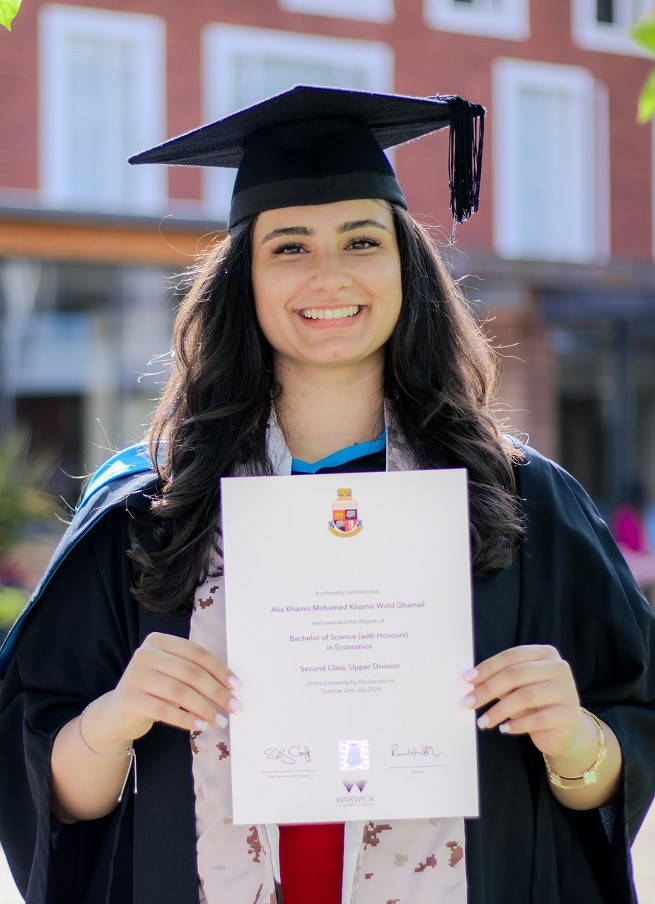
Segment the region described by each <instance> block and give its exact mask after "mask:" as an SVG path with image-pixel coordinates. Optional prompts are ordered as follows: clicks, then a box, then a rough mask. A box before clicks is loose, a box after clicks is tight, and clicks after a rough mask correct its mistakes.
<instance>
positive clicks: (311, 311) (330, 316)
mask: <svg viewBox="0 0 655 904" xmlns="http://www.w3.org/2000/svg"><path fill="white" fill-rule="evenodd" d="M359 309H360V306H359V305H358V304H353V305H349V306H348V307H347V308H304V309H303V310H302V311H301V312H300V314H301V316H302V317H306V318H307V319H308V320H341V319H342V318H343V317H354V316H355V314H357V313H359Z"/></svg>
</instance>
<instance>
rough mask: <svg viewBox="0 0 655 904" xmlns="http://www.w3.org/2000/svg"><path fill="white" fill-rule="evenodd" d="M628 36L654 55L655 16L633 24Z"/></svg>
mask: <svg viewBox="0 0 655 904" xmlns="http://www.w3.org/2000/svg"><path fill="white" fill-rule="evenodd" d="M630 34H631V36H632V40H633V41H635V42H636V43H637V44H639V45H640V46H641V47H645V49H646V50H648V51H649V53H652V54H654V55H655V16H649V17H648V18H647V19H641V20H640V21H639V22H637V23H635V25H634V26H633V28H632V30H631V32H630Z"/></svg>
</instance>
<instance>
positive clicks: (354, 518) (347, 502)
mask: <svg viewBox="0 0 655 904" xmlns="http://www.w3.org/2000/svg"><path fill="white" fill-rule="evenodd" d="M328 528H329V530H330V533H331V534H334V536H335V537H354V536H355V535H356V534H358V533H359V532H360V531H361V529H362V522H361V520H360V519H359V518H358V511H357V502H356V501H355V500H354V499H353V497H352V490H351V489H350V488H349V487H342V488H340V489H338V490H337V498H336V499H335V500H334V502H333V503H332V520H331V521H330V522H329V523H328Z"/></svg>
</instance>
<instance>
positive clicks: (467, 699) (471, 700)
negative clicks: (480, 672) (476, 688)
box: [462, 694, 475, 709]
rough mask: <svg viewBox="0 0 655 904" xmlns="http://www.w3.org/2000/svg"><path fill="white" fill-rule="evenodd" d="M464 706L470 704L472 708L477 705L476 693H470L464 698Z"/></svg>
mask: <svg viewBox="0 0 655 904" xmlns="http://www.w3.org/2000/svg"><path fill="white" fill-rule="evenodd" d="M462 706H468V707H470V708H471V709H472V708H473V707H474V706H475V694H469V695H468V696H467V697H464V699H463V700H462Z"/></svg>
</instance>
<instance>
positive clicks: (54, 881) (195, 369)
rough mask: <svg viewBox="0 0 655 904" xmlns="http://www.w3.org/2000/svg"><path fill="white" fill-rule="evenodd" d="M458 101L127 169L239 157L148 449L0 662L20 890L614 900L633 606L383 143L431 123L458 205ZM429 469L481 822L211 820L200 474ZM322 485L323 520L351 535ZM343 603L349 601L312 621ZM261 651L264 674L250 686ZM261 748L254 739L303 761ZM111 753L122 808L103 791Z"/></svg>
mask: <svg viewBox="0 0 655 904" xmlns="http://www.w3.org/2000/svg"><path fill="white" fill-rule="evenodd" d="M483 116H484V111H483V110H482V108H481V107H478V106H475V105H472V104H468V103H467V102H466V101H463V100H461V99H460V98H452V97H449V98H439V97H430V98H408V97H400V96H396V95H388V96H384V95H371V94H367V93H365V92H357V91H341V90H337V89H330V88H312V87H306V86H300V87H297V88H295V89H293V90H291V91H289V92H285V93H284V94H282V95H278V96H276V97H274V98H270V99H268V100H266V101H262V102H261V103H260V104H257V105H255V106H254V107H251V108H249V109H247V110H243V111H239V112H237V113H235V114H233V115H232V116H231V117H227V118H226V119H225V120H222V121H220V122H218V123H212V124H210V125H208V126H204V127H202V128H201V129H198V130H196V131H195V132H192V133H189V134H187V135H185V136H181V137H180V138H177V139H173V140H172V141H170V142H167V143H166V144H164V145H162V146H161V147H159V148H154V149H152V150H151V151H148V152H145V153H144V154H142V155H139V157H138V158H135V162H172V163H187V164H192V165H203V166H204V165H208V166H238V167H239V170H238V175H237V180H236V183H235V191H234V196H233V200H232V208H231V213H230V223H229V229H228V235H227V238H226V239H225V240H224V241H223V242H222V243H220V244H218V245H217V246H216V248H214V249H213V250H211V251H210V252H209V253H208V254H207V255H206V256H205V257H203V258H202V259H201V260H200V261H199V262H198V265H197V267H195V268H194V270H193V271H192V272H191V274H190V282H189V285H188V291H187V293H186V296H185V298H184V300H183V302H182V304H181V306H180V309H179V312H178V315H177V319H176V323H175V327H174V335H173V342H174V355H173V356H172V357H171V362H170V375H169V379H168V383H167V385H166V387H165V389H164V392H163V394H162V398H161V400H160V402H159V404H158V406H157V409H156V411H155V413H154V417H153V421H152V425H151V428H150V431H149V436H148V440H149V448H150V461H151V462H152V464H150V462H146V461H145V460H144V458H143V457H142V456H141V455H136V456H134V454H133V455H132V457H131V458H130V461H131V462H132V466H131V467H127V466H126V465H125V460H123V459H121V458H120V457H119V458H118V459H117V460H116V461H114V462H112V463H111V464H110V465H109V466H108V467H107V469H106V474H105V484H104V485H102V481H96V482H95V483H94V490H95V495H91V496H90V498H86V499H85V501H84V502H83V504H82V505H81V507H80V509H79V511H78V514H77V515H76V517H75V519H74V521H73V524H72V525H71V527H70V529H69V531H68V534H67V536H66V538H65V540H64V543H63V547H62V549H63V553H62V554H61V555H60V556H59V557H58V558H56V559H55V560H54V562H53V564H52V565H51V567H50V570H49V572H48V575H47V579H46V580H45V581H44V583H43V584H42V586H41V589H40V591H39V594H38V597H37V599H38V600H40V601H39V605H38V606H36V607H35V606H32V609H31V610H30V614H29V617H27V616H25V617H23V619H22V620H21V626H22V628H23V633H22V635H19V631H18V629H14V631H13V632H12V635H10V641H9V645H8V646H7V647H6V650H7V651H8V652H7V653H5V654H4V656H3V657H2V661H1V662H0V664H2V665H3V666H4V667H5V668H6V678H5V680H4V682H3V684H2V688H1V689H0V736H2V738H3V742H4V746H3V761H2V769H3V779H5V781H3V783H2V784H1V785H0V837H1V839H2V842H3V844H5V846H6V849H7V852H8V856H9V860H10V863H11V865H12V869H13V871H14V874H15V876H16V878H17V881H18V884H19V885H20V887H21V889H22V890H23V891H24V892H25V893H26V895H27V897H28V900H29V901H30V904H46V902H47V904H72V902H74V901H75V902H80V904H160V902H161V901H175V902H176V904H178V902H179V904H223V902H238V904H242V902H243V904H245V902H254V901H257V902H260V904H275V902H281V901H282V897H283V898H284V904H306V902H308V901H311V902H312V904H352V902H354V901H355V900H356V901H357V904H377V902H379V901H389V900H392V901H401V902H410V901H411V902H412V904H434V902H436V901H439V902H443V904H530V902H533V904H537V902H542V901H549V902H550V901H552V902H555V901H557V902H558V904H579V901H581V900H583V901H585V904H607V902H609V901H611V902H612V904H631V902H632V901H633V892H632V878H631V875H632V874H631V865H630V850H629V844H630V841H631V840H632V839H633V838H634V835H635V833H636V831H637V829H638V827H639V824H640V821H641V819H642V818H643V814H644V813H645V812H646V810H647V807H648V803H649V801H650V799H651V798H652V796H653V793H654V790H655V769H654V766H653V756H652V738H653V734H654V732H655V669H654V668H653V663H652V662H651V660H650V657H649V652H648V651H649V650H652V649H654V648H655V615H654V614H653V612H652V611H651V610H650V607H649V606H648V605H647V604H646V602H645V600H644V598H643V597H642V595H641V594H640V592H639V590H638V588H637V587H636V585H635V583H634V581H633V579H632V577H631V575H630V572H629V570H628V568H627V566H626V564H625V562H624V561H623V560H622V558H621V556H620V554H619V552H618V550H617V548H616V546H615V545H614V543H613V541H612V539H611V536H610V534H609V532H608V530H607V528H606V526H605V524H604V523H603V522H602V521H601V519H600V518H599V516H598V513H597V512H596V510H595V508H594V506H593V504H592V503H591V501H590V500H589V498H588V497H587V495H586V494H585V492H584V491H583V490H582V488H581V487H580V486H579V485H578V484H577V483H576V482H575V481H574V480H573V479H572V478H571V477H570V476H569V475H568V474H566V473H565V472H563V471H562V470H561V469H560V468H558V467H557V466H556V465H555V464H553V463H552V462H549V461H547V460H545V459H543V458H542V457H541V456H539V454H538V453H536V452H535V451H534V450H531V449H528V448H527V447H524V446H522V445H521V444H520V443H518V442H517V441H516V440H514V439H512V438H511V437H509V436H507V435H505V434H504V433H503V431H502V422H501V421H500V419H499V418H498V416H497V411H496V403H495V398H494V386H495V367H494V357H493V353H492V350H491V349H490V348H489V345H488V343H487V341H486V339H485V338H484V337H483V335H482V334H481V332H480V330H479V327H478V324H477V323H476V322H475V320H474V319H473V317H472V316H471V314H470V311H469V309H468V307H467V305H466V303H465V300H464V299H463V297H462V295H461V293H460V291H459V289H458V287H457V286H456V284H455V283H454V282H453V280H452V279H451V277H450V275H449V273H448V272H447V270H446V268H445V267H444V264H443V262H442V260H441V257H440V253H439V250H438V249H437V248H436V247H435V245H434V244H433V242H432V241H431V239H430V237H429V235H428V234H427V232H426V231H425V230H424V229H422V227H421V226H420V225H419V224H418V223H417V222H416V221H415V220H413V219H412V217H411V216H410V215H409V213H408V212H407V210H406V202H405V199H404V196H403V192H402V189H401V187H400V185H399V183H398V181H397V179H396V176H395V173H394V172H393V169H392V168H391V166H390V164H389V162H388V160H387V158H386V157H385V155H384V153H383V148H385V147H389V146H392V145H394V144H400V143H403V142H405V141H409V140H411V139H413V138H417V137H420V136H422V135H425V134H428V133H430V132H432V131H436V130H438V129H439V128H441V127H442V126H443V125H448V126H449V127H450V172H449V181H450V185H451V196H452V197H451V207H452V213H453V219H454V222H461V221H462V220H463V219H466V218H467V217H468V216H470V214H471V213H472V212H473V211H474V210H475V209H476V208H477V198H478V190H479V177H480V164H481V138H482V135H481V132H482V122H483ZM135 458H136V459H137V460H136V463H135V462H134V459H135ZM428 468H431V469H436V468H461V469H466V472H467V476H468V503H469V512H470V547H471V557H472V575H471V577H472V584H473V595H474V609H475V613H474V615H475V641H476V658H475V664H472V663H466V664H465V663H463V664H462V669H464V668H466V671H465V673H464V675H463V676H462V675H458V676H455V675H454V676H452V679H453V680H452V688H455V687H457V686H458V682H461V681H462V679H465V680H466V681H468V682H469V685H468V692H467V694H466V696H465V698H464V700H461V701H460V700H450V702H451V704H452V705H454V706H457V705H461V706H463V707H466V708H468V709H469V710H470V711H471V713H470V720H471V722H472V711H473V710H478V711H480V712H479V717H478V720H477V725H478V728H479V730H480V731H479V789H480V818H479V819H477V820H467V821H466V822H465V821H464V819H463V818H461V817H459V816H458V815H457V814H455V815H447V816H442V817H440V818H436V810H435V817H434V818H430V819H416V820H393V819H388V820H387V819H386V818H385V820H384V822H379V823H378V822H375V821H368V822H366V823H363V822H353V821H350V822H348V824H347V825H346V826H344V825H343V824H340V823H339V824H336V825H305V824H303V825H297V826H288V825H282V826H274V825H246V826H242V825H235V824H234V822H233V812H232V798H231V770H232V765H231V758H232V744H231V739H230V727H229V719H230V717H231V715H232V714H233V713H237V712H238V711H239V709H240V708H241V703H240V701H239V680H238V678H237V676H235V675H234V674H233V673H232V671H231V669H230V668H229V666H228V665H227V658H228V657H227V634H226V622H225V586H224V580H223V560H222V534H221V526H220V525H221V520H220V519H221V484H220V481H221V478H222V477H224V476H226V475H228V476H229V475H258V476H266V475H273V474H279V475H295V476H293V477H292V479H293V480H297V479H300V475H303V474H304V475H306V474H314V473H329V474H335V473H338V474H341V473H343V472H348V473H350V472H357V471H385V470H400V469H406V470H411V469H414V470H417V469H428ZM117 475H120V476H117ZM112 476H113V479H112ZM304 479H310V480H311V479H312V478H311V477H310V478H304ZM381 479H386V478H383V477H382V478H381ZM345 499H348V500H351V495H350V491H349V490H342V491H340V493H339V496H338V500H337V502H336V509H335V508H334V507H333V513H334V511H335V510H336V511H340V510H341V508H342V507H343V515H342V516H340V517H343V519H344V522H343V523H346V521H348V520H349V519H350V518H351V516H352V521H353V523H356V519H357V511H356V504H355V502H354V501H352V500H351V501H349V502H348V503H346V502H344V500H345ZM431 503H433V504H434V507H435V508H437V507H439V506H440V505H442V506H443V500H440V499H434V500H431ZM351 506H352V512H351V511H350V509H351ZM334 517H335V518H336V516H334ZM411 517H412V512H411V511H397V512H394V519H397V521H398V522H399V523H400V525H401V526H402V519H403V518H411ZM394 527H395V523H394ZM252 561H253V568H257V567H258V550H257V548H254V549H253V550H252ZM301 566H303V567H306V563H299V567H301ZM394 566H395V567H397V568H398V569H402V568H410V567H411V563H407V562H398V563H394ZM226 567H228V568H229V563H228V565H227V566H226ZM281 580H282V578H281V577H280V576H279V575H271V581H272V582H278V583H279V582H280V581H281ZM361 592H363V591H362V590H361V589H360V588H359V587H358V588H357V589H353V590H351V591H348V590H346V594H348V593H352V594H359V593H361ZM284 598H285V599H287V598H290V597H284ZM400 598H402V597H400ZM274 602H275V597H272V599H271V600H270V604H272V603H274ZM278 602H279V598H278ZM305 602H306V601H305ZM448 604H449V605H450V606H453V607H455V606H458V605H464V604H465V603H464V602H463V601H461V600H459V599H456V598H455V599H452V600H449V601H448ZM267 605H269V603H267ZM395 605H397V606H401V605H402V604H401V603H396V604H395ZM286 608H287V609H290V608H293V607H291V606H287V607H286ZM344 608H348V610H350V609H370V608H374V606H373V604H370V605H369V604H364V603H362V604H360V603H358V602H350V603H349V602H347V600H346V602H344V603H339V602H337V603H335V604H334V605H329V604H325V605H323V606H317V605H313V606H312V611H313V610H318V611H323V610H324V609H325V610H341V609H344ZM337 614H340V615H343V613H337ZM342 623H343V624H345V619H339V620H338V621H337V622H335V624H339V625H341V624H342ZM339 630H341V628H339ZM344 630H346V631H347V630H349V628H348V627H346V628H345V629H344ZM444 630H445V631H447V630H448V625H447V624H446V625H444ZM389 634H390V632H380V635H385V641H384V642H385V644H389V645H390V646H389V647H388V650H387V649H386V648H385V657H387V658H388V660H389V661H384V662H377V663H372V665H371V669H372V670H373V673H375V669H378V670H379V671H380V673H381V674H389V675H392V674H395V673H394V672H393V670H394V669H395V668H396V663H395V662H394V661H393V644H394V643H403V642H405V641H404V638H401V639H400V640H399V639H398V635H396V636H394V637H391V636H386V635H389ZM295 636H296V635H292V637H295ZM311 636H312V637H313V636H314V635H311ZM335 636H337V635H335ZM339 636H341V635H339ZM349 636H351V635H345V634H344V635H343V637H345V638H346V640H348V637H349ZM343 637H342V639H343ZM359 639H360V640H366V639H367V638H366V637H363V638H362V637H359ZM312 642H313V641H312ZM357 645H358V644H354V645H353V644H351V643H350V642H346V643H345V644H344V643H338V644H337V643H335V644H334V646H335V650H334V651H333V653H332V654H331V656H332V658H333V659H334V661H333V662H332V661H331V662H330V663H329V664H328V665H324V666H322V668H327V672H326V674H331V673H334V674H335V680H334V681H331V682H329V683H330V684H333V685H334V687H331V688H328V691H329V693H331V694H335V695H337V694H342V692H343V696H342V697H340V698H339V697H335V698H332V699H343V700H344V701H345V700H346V695H345V691H343V688H342V687H341V685H342V683H343V682H342V681H340V680H339V679H338V675H339V674H343V673H344V670H345V672H346V673H348V674H350V672H348V668H350V669H352V670H353V671H352V674H355V671H354V670H355V669H358V670H360V671H361V669H362V668H363V667H364V666H362V665H361V663H360V662H359V661H358V662H357V663H355V661H354V659H355V654H354V653H353V652H352V651H351V647H352V646H357ZM337 648H340V649H337ZM344 651H345V652H344ZM351 658H352V659H353V662H352V663H350V665H349V662H350V659H351ZM276 666H277V662H274V661H272V662H263V663H262V670H263V671H265V674H266V675H267V676H268V677H269V679H270V681H271V682H275V680H276ZM320 667H321V666H319V668H320ZM308 668H309V666H308ZM460 686H461V685H460ZM429 692H430V694H446V695H450V696H453V695H454V694H455V692H454V691H453V690H447V689H443V688H440V687H433V688H430V689H429ZM282 696H283V695H282V694H280V697H281V698H282ZM287 705H288V704H287V702H286V701H285V699H280V701H279V719H280V722H281V723H282V722H283V715H284V712H285V706H287ZM345 705H346V704H345V703H344V706H345ZM406 705H407V706H417V707H419V708H420V707H422V708H420V711H421V712H422V711H424V709H425V704H420V703H417V702H416V701H414V700H407V701H406ZM395 715H396V714H395V713H389V714H388V717H389V718H390V719H392V718H394V716H395ZM345 737H353V735H345ZM354 737H357V735H355V736H354ZM289 741H290V742H293V743H296V744H298V746H297V747H290V746H286V747H284V748H282V747H271V748H269V749H268V752H267V756H269V755H270V758H272V759H282V758H284V757H286V758H287V759H290V760H291V761H295V760H296V759H302V758H303V757H304V756H305V753H306V752H307V751H308V750H309V748H305V747H304V746H303V745H304V741H303V744H300V743H299V741H300V739H299V738H297V737H294V738H290V739H289ZM275 743H280V742H279V741H276V742H275ZM342 743H343V744H344V748H345V750H346V755H347V756H348V757H349V756H350V755H351V749H352V753H353V755H355V754H357V756H358V757H359V756H360V754H361V755H362V756H363V753H362V751H363V749H364V747H365V748H366V756H367V757H368V743H367V742H360V741H348V742H342ZM412 743H413V742H412ZM360 746H361V748H362V750H360ZM313 750H314V748H313V747H312V752H313ZM135 752H136V756H138V759H139V793H138V795H136V796H134V795H130V794H123V793H122V789H124V788H125V787H126V784H127V785H129V783H130V775H131V773H130V769H131V767H132V766H133V765H135ZM333 752H334V751H333ZM395 754H396V755H397V756H405V757H408V758H409V759H412V758H414V757H416V761H414V760H413V759H412V765H416V762H417V761H418V760H419V759H420V758H425V757H432V756H434V757H437V756H438V755H439V750H438V749H433V748H432V747H429V746H425V747H422V746H420V745H419V746H412V745H411V744H410V745H405V746H403V747H402V749H401V748H400V747H398V749H397V750H396V751H395ZM374 755H375V754H374V752H373V751H371V757H373V756H374ZM325 756H326V757H328V758H329V757H330V756H331V754H329V753H328V752H325ZM335 760H336V757H333V761H335ZM358 762H359V760H358ZM337 765H338V763H335V768H336V766H337ZM133 774H134V779H133V787H134V790H135V791H136V769H134V773H133ZM343 784H344V785H345V787H346V794H347V797H346V798H344V799H347V800H348V801H349V802H352V801H353V799H355V797H357V796H358V797H359V798H361V799H362V800H363V799H364V798H365V797H366V796H367V795H364V794H362V793H361V792H362V791H363V787H364V785H365V784H366V782H365V781H364V780H360V781H359V782H357V781H356V782H354V783H343ZM360 785H361V787H360ZM357 790H358V791H359V792H360V794H359V795H357V793H356V792H357ZM367 794H368V791H367ZM439 812H441V811H439ZM169 814H172V816H170V817H169ZM391 815H392V814H391Z"/></svg>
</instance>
